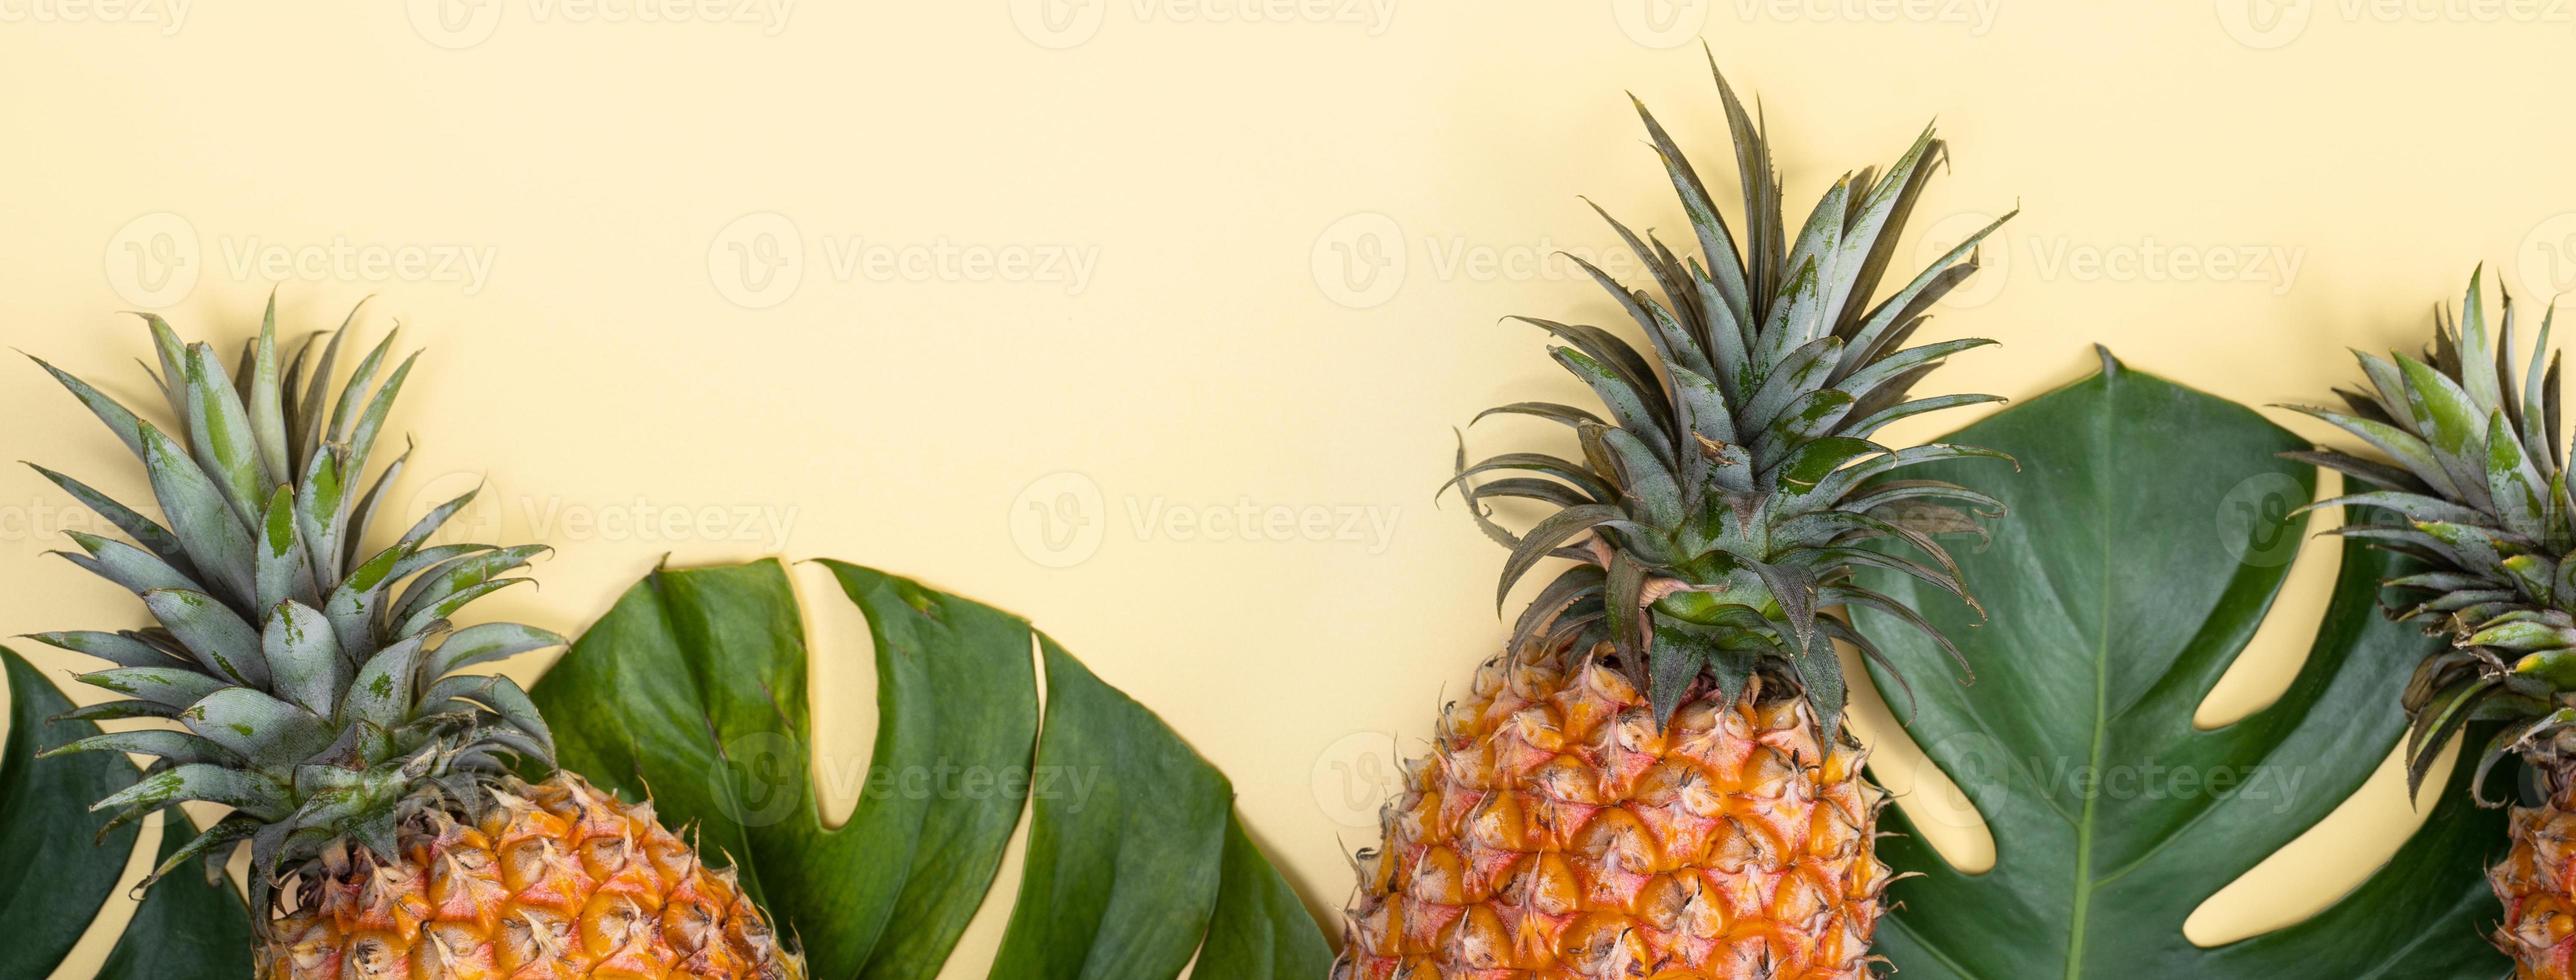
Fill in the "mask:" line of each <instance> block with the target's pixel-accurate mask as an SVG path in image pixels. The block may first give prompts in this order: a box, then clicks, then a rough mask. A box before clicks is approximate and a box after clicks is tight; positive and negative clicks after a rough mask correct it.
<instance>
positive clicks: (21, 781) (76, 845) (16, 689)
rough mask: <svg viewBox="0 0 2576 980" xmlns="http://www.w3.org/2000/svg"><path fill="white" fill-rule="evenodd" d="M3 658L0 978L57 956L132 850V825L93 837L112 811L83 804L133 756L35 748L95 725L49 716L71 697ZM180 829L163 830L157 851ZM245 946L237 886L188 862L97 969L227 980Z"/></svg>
mask: <svg viewBox="0 0 2576 980" xmlns="http://www.w3.org/2000/svg"><path fill="white" fill-rule="evenodd" d="M0 665H5V674H6V676H7V679H8V691H9V716H8V725H9V733H8V742H7V748H6V750H5V752H0V866H5V867H7V868H8V869H9V873H8V874H7V875H0V910H5V912H0V928H6V929H7V930H9V936H10V941H9V942H6V943H0V976H7V977H42V976H48V975H50V974H52V973H53V972H54V971H55V969H56V968H58V967H59V966H61V965H62V962H63V958H64V955H65V954H67V953H69V952H70V951H71V948H72V945H73V944H74V943H75V942H77V941H78V940H79V939H80V937H81V935H82V933H83V932H85V931H86V930H87V929H88V928H89V926H90V921H91V920H92V919H94V918H96V917H97V915H98V911H99V909H100V908H101V907H102V906H103V905H104V904H105V903H106V901H107V900H108V899H109V898H110V897H112V894H113V893H114V891H115V889H116V883H117V879H118V878H119V877H120V876H122V875H123V874H124V872H125V866H126V863H127V858H128V856H129V855H132V854H133V853H134V848H135V843H136V837H137V836H138V835H137V832H136V829H135V827H134V826H132V825H126V826H120V827H117V828H114V829H113V830H110V831H109V832H108V833H107V834H106V835H105V837H104V839H100V838H99V836H98V831H99V828H100V827H101V826H103V825H104V824H105V823H106V822H107V818H108V816H109V814H107V813H103V812H102V813H92V812H90V810H89V801H91V800H94V799H97V798H99V797H103V796H106V795H107V794H109V793H111V792H114V791H115V790H117V789H118V788H120V787H122V786H124V785H126V784H127V783H131V782H133V781H134V766H133V764H132V763H129V762H127V761H126V759H125V757H124V756H122V755H119V754H117V753H114V752H77V753H71V754H66V755H48V756H46V757H44V758H38V754H39V750H40V749H43V748H46V747H50V746H54V745H60V744H63V743H66V742H71V741H75V740H78V739H83V738H94V737H99V731H98V726H96V725H93V724H90V723H89V722H86V721H69V720H57V719H55V716H57V715H60V714H62V713H63V712H65V711H68V710H70V709H71V702H69V701H67V700H65V699H64V698H63V695H62V692H60V691H58V690H56V689H55V688H54V686H53V685H52V684H50V683H48V682H47V681H46V680H45V678H44V675H43V674H41V673H39V672H38V671H37V670H36V668H35V667H34V666H33V665H31V664H29V663H28V662H27V661H26V660H25V659H23V658H21V657H19V656H18V654H17V653H16V652H15V651H12V650H9V649H7V648H5V647H0ZM133 734H134V735H138V736H146V737H147V738H148V737H149V736H150V735H155V734H157V735H169V734H170V733H166V732H163V733H142V732H138V733H133ZM138 744H144V743H138ZM161 747H163V748H167V747H168V746H166V745H164V746H161ZM187 836H188V835H187V834H185V833H170V832H168V831H167V830H165V831H164V832H163V833H162V835H161V853H162V855H163V856H165V857H166V856H167V855H168V854H170V853H171V852H173V851H175V850H176V849H177V847H178V846H179V845H180V844H182V843H185V842H186V840H187ZM183 879H184V880H183ZM250 951H251V941H250V914H249V912H248V910H247V908H246V907H245V906H244V905H243V904H242V899H241V895H240V894H239V893H238V892H235V891H234V890H233V887H232V883H231V882H230V881H224V882H218V883H209V882H207V881H205V880H204V879H203V878H202V877H199V876H197V875H196V874H195V873H194V870H193V869H191V870H190V871H188V872H187V873H184V874H179V875H174V876H172V877H171V878H170V879H167V880H165V881H164V882H163V883H162V884H161V885H160V886H159V887H157V888H155V889H153V890H152V891H151V892H150V893H149V894H148V895H146V896H145V898H144V901H143V904H142V906H141V907H140V908H138V909H137V910H136V911H135V915H134V918H133V920H132V921H131V922H130V923H129V924H128V925H127V927H126V931H125V933H124V934H123V935H122V936H121V937H120V938H119V939H118V941H117V944H116V947H115V949H114V950H113V951H112V952H111V953H109V955H108V959H107V962H106V964H105V966H103V967H102V968H101V970H100V972H99V974H98V976H100V977H101V978H115V980H123V978H129V977H130V978H138V980H140V978H147V977H148V978H152V980H197V978H204V980H235V978H239V977H245V976H249V975H250V969H251V964H250Z"/></svg>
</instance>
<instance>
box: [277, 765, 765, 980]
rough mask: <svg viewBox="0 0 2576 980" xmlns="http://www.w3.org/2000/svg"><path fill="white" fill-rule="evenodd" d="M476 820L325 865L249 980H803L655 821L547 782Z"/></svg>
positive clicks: (585, 785) (443, 825)
mask: <svg viewBox="0 0 2576 980" xmlns="http://www.w3.org/2000/svg"><path fill="white" fill-rule="evenodd" d="M493 798H494V805H493V806H490V807H488V808H487V809H486V812H485V813H484V814H483V816H482V818H481V819H480V820H476V821H470V822H469V821H460V820H458V819H457V818H456V817H454V816H451V815H449V814H447V813H445V812H444V811H440V810H431V811H429V812H428V813H427V814H426V815H425V816H424V817H422V818H421V819H419V820H418V821H416V822H415V823H414V824H413V825H412V826H411V827H410V828H409V829H408V830H407V831H406V832H405V833H404V834H403V835H402V839H401V843H400V847H399V848H398V850H399V851H400V853H401V860H400V861H399V862H389V861H385V860H383V859H380V858H377V857H375V856H374V855H372V854H370V853H369V852H368V851H367V850H366V849H365V848H358V847H343V848H339V849H336V850H334V851H333V852H331V853H329V854H327V855H326V856H325V857H324V859H323V860H322V861H320V862H318V864H317V866H316V870H315V871H313V872H311V873H308V874H307V875H306V876H304V877H302V878H299V879H298V880H297V882H296V884H297V886H298V888H297V897H298V902H297V905H298V907H297V908H295V909H294V910H292V911H289V912H285V913H283V914H280V915H279V916H278V917H277V918H276V919H274V920H273V921H272V922H271V923H270V924H269V930H268V934H269V939H268V941H267V942H266V943H265V944H264V945H263V946H262V947H261V949H260V950H259V952H258V957H257V962H258V974H259V977H260V980H323V978H378V977H383V978H395V977H402V978H413V980H431V978H439V980H448V978H453V980H482V978H487V977H488V978H501V977H509V978H570V977H598V978H610V977H614V978H636V980H641V978H666V977H700V978H726V980H736V978H741V980H751V978H757V980H802V978H803V977H804V976H805V970H804V966H803V964H802V963H801V962H800V961H799V960H798V959H797V957H796V956H794V955H793V954H791V953H789V952H787V951H785V950H784V949H782V948H781V947H780V945H779V943H778V940H777V937H776V936H775V934H774V933H773V932H772V930H771V929H770V926H769V922H768V920H767V919H766V918H764V917H763V916H762V915H761V912H760V909H759V908H758V907H757V906H755V905H754V903H753V902H752V900H751V899H750V897H749V896H747V895H745V894H744V893H743V891H742V889H741V887H740V885H739V884H738V883H737V881H736V880H735V876H734V872H733V871H732V869H730V868H726V869H715V868H710V867H708V866H707V865H706V864H705V863H704V862H703V861H701V860H700V859H699V856H698V853H697V851H696V850H695V849H693V848H691V847H690V846H689V844H688V843H687V842H685V841H682V840H681V839H680V838H679V837H678V836H677V835H675V834H673V833H672V832H671V831H669V830H667V829H664V828H663V827H662V825H661V823H660V822H659V821H658V820H656V819H655V817H654V813H653V805H652V804H651V803H650V802H644V803H637V804H632V805H629V804H626V803H624V802H622V801H620V800H618V799H617V797H616V796H615V795H614V794H612V793H607V792H603V791H601V790H599V789H597V788H595V787H593V786H591V785H590V783H589V782H588V781H586V780H584V779H582V778H581V777H580V776H578V775H575V774H572V773H569V772H558V773H556V774H555V775H553V776H550V777H548V778H547V779H546V780H545V781H544V782H541V783H537V784H534V785H530V784H527V783H524V782H520V781H517V780H511V781H509V782H508V783H507V784H505V785H503V786H501V787H499V788H498V789H496V790H495V791H494V792H493Z"/></svg>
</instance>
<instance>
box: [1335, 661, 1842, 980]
mask: <svg viewBox="0 0 2576 980" xmlns="http://www.w3.org/2000/svg"><path fill="white" fill-rule="evenodd" d="M1813 721H1814V720H1813V718H1812V717H1811V716H1810V713H1809V710H1808V708H1807V703H1806V701H1805V700H1804V699H1802V698H1795V697H1781V696H1776V695H1770V694H1766V693H1765V692H1764V691H1763V690H1762V683H1761V681H1760V679H1759V678H1756V679H1754V680H1752V681H1751V682H1749V683H1748V685H1747V689H1746V691H1745V692H1744V693H1743V694H1742V695H1741V696H1740V697H1737V698H1735V699H1732V700H1728V699H1726V698H1724V697H1722V696H1718V695H1714V694H1703V695H1701V696H1698V697H1696V698H1694V699H1693V700H1692V701H1691V702H1690V703H1688V704H1686V705H1684V706H1683V707H1682V708H1681V710H1680V711H1679V712H1678V713H1677V714H1676V715H1675V716H1674V718H1673V719H1672V721H1671V723H1670V724H1669V725H1658V724H1656V722H1655V720H1654V717H1653V713H1652V711H1651V710H1650V709H1649V708H1648V706H1647V705H1646V703H1645V698H1644V696H1643V695H1642V694H1640V693H1639V692H1638V691H1637V689H1636V688H1635V686H1634V685H1632V684H1631V683H1629V681H1628V680H1627V678H1626V677H1624V676H1623V675H1621V674H1620V673H1619V672H1618V671H1615V670H1611V669H1608V668H1606V667H1604V666H1602V664H1601V662H1600V660H1598V659H1593V658H1587V659H1584V660H1582V661H1581V662H1579V663H1574V664H1566V663H1562V662H1558V661H1554V660H1545V661H1541V662H1536V663H1522V662H1510V661H1506V660H1502V659H1498V660H1496V661H1494V662H1491V663H1488V664H1487V665H1486V666H1485V668H1484V669H1483V670H1482V671H1480V672H1479V674H1478V676H1477V681H1476V687H1475V691H1474V693H1473V696H1472V697H1471V698H1470V699H1469V700H1467V701H1465V702H1461V703H1460V704H1458V705H1456V706H1455V707H1453V709H1452V710H1451V712H1450V714H1449V716H1448V718H1447V719H1446V720H1445V722H1444V725H1443V730H1442V732H1441V733H1440V735H1439V737H1438V741H1437V744H1436V746H1435V748H1434V751H1433V752H1432V753H1431V754H1430V755H1427V756H1425V757H1423V758H1421V759H1418V760H1415V761H1414V762H1413V763H1411V764H1410V766H1409V767H1408V772H1407V779H1406V789H1405V791H1404V793H1403V795H1402V796H1401V797H1400V798H1398V799H1397V800H1395V801H1394V802H1393V803H1390V804H1389V805H1388V806H1387V807H1386V808H1385V810H1384V811H1383V814H1382V821H1383V824H1384V834H1385V836H1384V843H1383V844H1382V845H1381V846H1380V847H1378V848H1377V849H1375V850H1374V851H1371V852H1364V853H1363V854H1362V856H1361V882H1360V887H1359V894H1358V896H1357V897H1356V898H1355V899H1354V900H1353V902H1352V904H1351V906H1350V908H1349V909H1348V916H1347V919H1346V926H1345V934H1344V937H1343V952H1342V958H1341V959H1340V960H1339V961H1338V962H1337V964H1336V965H1335V969H1334V977H1335V980H1395V978H1421V980H1429V978H1449V980H1459V978H1474V980H1509V978H1534V977H1567V978H1574V977H1581V978H1612V977H1617V978H1632V977H1672V978H1683V977H1691V978H1730V980H1731V978H1739V977H1743V978H1750V977H1764V978H1781V980H1786V978H1838V980H1839V978H1859V977H1863V976H1866V975H1867V973H1868V962H1869V960H1868V954H1869V947H1870V938H1871V935H1872V933H1873V932H1874V930H1875V928H1876V926H1877V920H1878V915H1879V912H1880V909H1881V902H1880V895H1881V892H1882V891H1883V890H1884V889H1885V888H1886V887H1887V883H1888V881H1889V874H1888V869H1887V867H1886V866H1885V865H1883V864H1881V863H1879V861H1878V859H1877V857H1876V855H1875V853H1874V851H1873V848H1872V846H1871V840H1872V836H1871V835H1872V834H1873V833H1875V831H1876V829H1877V823H1878V807H1879V806H1880V805H1881V800H1882V798H1881V797H1880V796H1879V795H1878V794H1877V792H1876V791H1875V790H1874V789H1873V788H1872V787H1869V786H1868V785H1867V784H1866V783H1865V782H1864V780H1863V779H1862V777H1861V766H1862V761H1863V753H1862V751H1861V750H1860V749H1859V748H1858V747H1856V746H1853V745H1849V744H1841V745H1835V746H1832V747H1831V748H1830V750H1828V749H1827V748H1826V747H1824V746H1820V745H1819V744H1818V743H1817V742H1816V740H1815V727H1814V724H1813Z"/></svg>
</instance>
